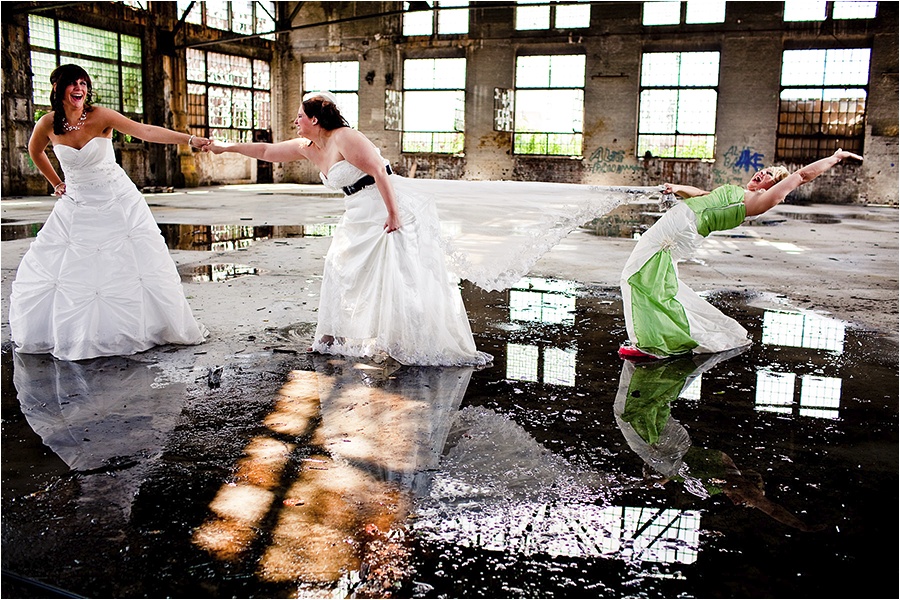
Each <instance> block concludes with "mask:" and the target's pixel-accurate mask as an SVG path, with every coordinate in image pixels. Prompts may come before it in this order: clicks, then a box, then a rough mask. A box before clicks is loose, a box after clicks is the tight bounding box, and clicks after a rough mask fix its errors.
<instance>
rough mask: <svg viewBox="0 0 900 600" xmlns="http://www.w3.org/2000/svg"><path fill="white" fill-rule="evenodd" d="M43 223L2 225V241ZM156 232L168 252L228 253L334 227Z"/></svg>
mask: <svg viewBox="0 0 900 600" xmlns="http://www.w3.org/2000/svg"><path fill="white" fill-rule="evenodd" d="M43 225H44V224H43V223H3V225H2V227H0V231H2V240H3V241H4V242H5V241H7V240H21V239H26V238H33V237H36V236H37V234H38V231H40V229H41V227H43ZM158 225H159V230H160V232H161V233H162V235H163V237H164V238H165V240H166V245H167V246H168V247H169V249H170V250H205V251H212V252H227V251H230V250H239V249H241V248H247V247H249V246H252V245H253V243H254V242H258V241H260V240H266V239H279V238H298V237H331V236H332V235H334V229H335V227H337V224H330V223H314V224H310V225H190V224H184V223H159V224H158Z"/></svg>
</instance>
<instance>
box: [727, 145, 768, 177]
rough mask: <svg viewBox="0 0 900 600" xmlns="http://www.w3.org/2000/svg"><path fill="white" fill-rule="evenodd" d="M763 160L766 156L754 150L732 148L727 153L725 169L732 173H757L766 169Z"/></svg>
mask: <svg viewBox="0 0 900 600" xmlns="http://www.w3.org/2000/svg"><path fill="white" fill-rule="evenodd" d="M763 158H765V154H760V153H759V152H754V151H753V149H752V148H746V147H745V148H744V149H743V150H738V147H737V146H732V147H731V148H729V149H728V152H726V153H725V167H726V168H730V169H731V170H732V171H741V170H743V171H745V172H750V171H754V172H756V171H759V170H760V169H762V168H763V167H765V165H764V164H763Z"/></svg>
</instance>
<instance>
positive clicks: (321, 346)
mask: <svg viewBox="0 0 900 600" xmlns="http://www.w3.org/2000/svg"><path fill="white" fill-rule="evenodd" d="M312 351H313V352H317V353H319V354H331V355H338V356H351V357H355V358H368V359H371V360H373V361H374V362H376V363H379V362H383V361H386V360H388V358H392V359H394V360H395V361H397V362H398V363H400V364H402V365H418V366H435V367H486V366H489V365H490V364H491V363H493V361H494V357H493V356H492V355H490V354H488V353H487V352H481V351H480V350H476V351H475V353H474V354H471V355H464V356H463V355H460V354H459V353H453V354H447V353H436V352H427V351H416V350H415V349H409V348H401V347H399V346H397V347H392V348H385V347H384V346H383V344H381V343H379V342H378V340H377V339H374V338H371V339H359V340H349V339H337V340H334V341H330V342H326V341H323V340H322V339H319V340H316V341H315V342H314V343H313V344H312Z"/></svg>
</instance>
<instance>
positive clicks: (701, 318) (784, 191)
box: [619, 149, 862, 360]
mask: <svg viewBox="0 0 900 600" xmlns="http://www.w3.org/2000/svg"><path fill="white" fill-rule="evenodd" d="M846 158H853V159H856V160H860V161H861V160H862V157H861V156H859V155H857V154H853V153H852V152H847V151H844V150H840V149H838V150H837V151H836V152H835V153H834V154H832V155H831V156H829V157H827V158H823V159H821V160H818V161H816V162H814V163H811V164H809V165H807V166H805V167H803V168H801V169H799V170H798V171H796V172H794V173H790V174H789V173H788V171H787V169H786V168H784V167H768V168H766V169H762V170H761V171H759V172H757V173H756V174H754V175H753V177H752V178H751V179H750V181H749V182H747V185H746V188H741V187H740V186H737V185H723V186H721V187H718V188H716V189H714V190H713V191H712V192H708V191H705V190H701V189H699V188H696V187H692V186H686V185H674V184H671V183H666V184H664V186H663V187H664V192H665V193H668V194H675V195H676V196H680V197H682V198H686V200H685V201H684V202H683V203H679V204H677V205H676V206H674V207H673V208H672V209H670V210H669V211H668V212H667V213H666V214H665V215H663V217H662V218H661V219H660V220H659V221H657V222H656V223H655V224H654V225H653V226H652V227H651V228H650V229H648V230H647V231H646V232H645V233H644V234H643V235H642V236H641V239H640V240H638V243H637V246H635V248H634V250H633V251H632V253H631V256H630V257H629V259H628V262H627V263H626V265H625V268H624V270H623V271H622V279H621V282H620V283H621V288H622V303H623V306H624V311H625V326H626V329H627V330H628V341H627V342H626V343H625V344H623V345H622V347H621V348H620V349H619V355H620V356H621V357H622V358H626V359H635V360H640V359H654V358H665V357H668V356H673V355H678V354H685V353H689V352H694V353H705V352H722V351H724V350H730V349H732V348H739V347H742V346H745V345H747V344H749V343H750V340H749V338H748V335H747V331H746V330H745V329H744V328H743V327H742V326H741V325H740V324H739V323H738V322H737V321H735V320H734V319H732V318H730V317H727V316H726V315H724V314H723V313H722V312H721V311H720V310H719V309H717V308H715V307H714V306H712V305H711V304H710V303H709V302H707V301H706V300H704V299H703V298H701V297H700V296H699V295H697V293H696V292H694V291H693V290H692V289H691V288H689V287H688V286H687V285H685V284H684V282H682V281H680V280H679V279H678V270H677V264H678V262H680V261H682V260H684V259H686V258H688V257H690V256H691V255H692V254H693V252H694V250H696V248H697V247H698V246H699V245H700V244H701V243H702V242H703V239H704V238H705V237H706V236H708V235H709V234H710V233H712V232H713V231H722V230H726V229H731V228H733V227H737V226H738V225H740V224H741V223H742V222H743V221H744V219H745V218H746V217H752V216H756V215H761V214H763V213H764V212H766V211H767V210H769V209H770V208H772V207H774V206H776V205H778V204H780V203H781V202H782V201H783V200H784V199H785V197H786V196H787V195H788V194H789V193H790V192H792V191H793V190H795V189H797V188H798V187H800V186H801V185H803V184H804V183H807V182H809V181H812V180H813V179H815V178H816V177H818V176H819V175H821V174H822V173H824V172H825V171H827V170H829V169H830V168H832V167H833V166H835V165H836V164H838V163H839V162H841V161H842V160H844V159H846Z"/></svg>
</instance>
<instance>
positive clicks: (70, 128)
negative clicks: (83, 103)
mask: <svg viewBox="0 0 900 600" xmlns="http://www.w3.org/2000/svg"><path fill="white" fill-rule="evenodd" d="M86 119H87V111H86V110H82V111H81V118H79V119H78V122H77V123H75V124H74V125H69V119H67V118H66V117H63V124H62V126H63V129H65V130H66V131H78V130H80V129H81V126H82V125H84V121H85V120H86Z"/></svg>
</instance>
